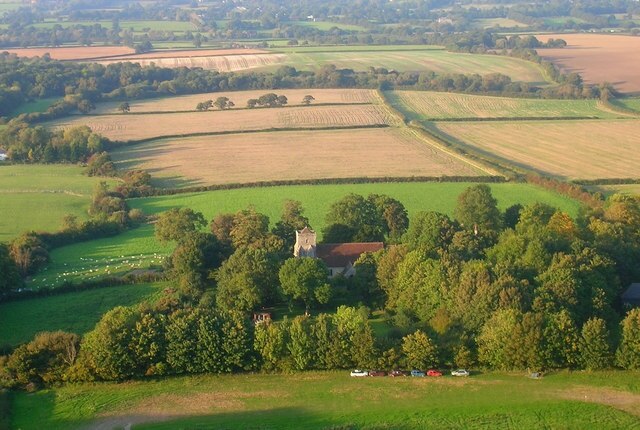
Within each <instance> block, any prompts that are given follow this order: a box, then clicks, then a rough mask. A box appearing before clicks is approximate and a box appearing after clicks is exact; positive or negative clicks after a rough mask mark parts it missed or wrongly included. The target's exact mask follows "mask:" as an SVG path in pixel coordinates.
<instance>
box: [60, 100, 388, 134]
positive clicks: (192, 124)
mask: <svg viewBox="0 0 640 430" xmlns="http://www.w3.org/2000/svg"><path fill="white" fill-rule="evenodd" d="M394 121H397V120H396V119H395V118H394V117H393V115H392V114H391V113H390V112H389V111H388V110H387V109H386V108H385V107H384V106H381V105H367V104H361V105H347V106H306V107H285V108H256V109H244V110H236V111H228V110H227V111H208V112H184V113H158V114H140V115H134V114H120V115H95V116H77V117H75V118H74V117H67V118H65V119H62V120H59V121H54V122H51V123H48V124H49V125H50V126H53V127H55V128H63V129H64V128H67V127H74V126H78V125H88V126H89V127H91V129H92V130H93V131H95V132H97V133H100V134H102V135H104V136H105V137H108V138H109V139H112V140H119V141H131V140H142V139H150V138H154V137H162V136H178V135H186V134H196V133H203V134H204V133H229V132H235V131H255V130H269V129H273V128H318V127H358V126H374V125H387V124H391V123H393V122H394Z"/></svg>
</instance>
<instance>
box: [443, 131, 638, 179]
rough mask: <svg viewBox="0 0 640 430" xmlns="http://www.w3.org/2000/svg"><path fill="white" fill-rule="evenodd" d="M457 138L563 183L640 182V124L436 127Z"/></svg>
mask: <svg viewBox="0 0 640 430" xmlns="http://www.w3.org/2000/svg"><path fill="white" fill-rule="evenodd" d="M435 127H436V128H437V129H438V130H440V131H441V132H444V133H446V134H447V135H449V136H450V137H452V138H453V139H455V140H457V141H459V142H462V143H464V144H466V145H469V146H472V147H474V148H477V149H479V150H480V151H483V152H486V153H488V154H491V155H495V156H497V157H500V158H502V159H503V160H507V161H508V162H510V163H512V164H515V165H517V166H520V167H524V168H527V169H532V170H536V171H538V172H540V173H544V174H547V175H551V176H555V177H559V178H563V179H577V178H579V179H596V178H638V177H640V170H639V169H638V168H637V166H638V163H640V151H638V149H639V147H640V140H639V138H638V136H639V135H640V121H638V120H610V121H597V120H596V121H520V122H491V123H479V122H457V123H442V122H441V123H437V124H436V125H435Z"/></svg>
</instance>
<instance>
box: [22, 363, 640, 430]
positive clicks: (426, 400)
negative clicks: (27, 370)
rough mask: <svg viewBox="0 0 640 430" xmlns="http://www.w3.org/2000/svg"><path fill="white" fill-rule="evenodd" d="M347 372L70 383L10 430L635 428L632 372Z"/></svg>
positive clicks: (26, 401)
mask: <svg viewBox="0 0 640 430" xmlns="http://www.w3.org/2000/svg"><path fill="white" fill-rule="evenodd" d="M348 375H349V374H348V371H335V372H304V373H297V374H292V375H283V374H271V375H269V374H240V375H220V376H214V375H198V376H190V377H174V378H165V379H156V380H152V381H131V382H127V383H125V384H121V383H92V384H73V385H66V386H64V387H61V388H55V389H49V390H43V391H38V392H36V393H26V392H16V393H15V395H14V396H13V414H12V423H11V424H12V427H13V428H20V429H22V430H30V429H40V428H47V429H50V430H56V429H65V430H67V429H77V428H104V429H107V428H108V429H111V428H130V427H131V425H134V428H136V429H176V428H224V429H247V428H252V429H254V428H278V429H299V428H301V423H304V425H303V427H304V428H305V429H338V428H339V429H347V428H349V429H351V428H357V429H380V428H384V429H389V428H393V429H401V430H413V429H425V428H429V429H451V428H465V429H471V430H474V429H486V428H518V429H525V428H527V429H532V428H553V429H555V428H558V429H560V428H562V429H586V428H598V429H602V430H607V429H612V430H613V429H615V430H618V429H622V428H625V429H637V428H638V425H639V424H638V423H639V418H638V407H639V406H640V394H639V386H638V383H637V381H638V377H640V373H638V372H637V371H636V372H628V371H626V372H622V371H618V372H589V373H586V374H582V373H579V372H575V373H569V372H562V373H556V374H549V375H547V376H545V377H544V378H543V379H541V380H532V379H528V378H526V377H525V376H524V375H523V373H510V374H507V373H484V374H478V373H476V374H475V375H474V374H472V376H471V377H469V378H460V379H456V378H455V377H452V376H448V375H445V376H443V377H440V378H410V377H403V378H390V377H379V378H351V377H349V376H348Z"/></svg>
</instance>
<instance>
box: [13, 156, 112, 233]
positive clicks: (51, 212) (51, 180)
mask: <svg viewBox="0 0 640 430" xmlns="http://www.w3.org/2000/svg"><path fill="white" fill-rule="evenodd" d="M101 180H104V179H101V178H89V177H87V176H83V175H82V168H80V167H77V166H72V165H28V166H27V165H13V166H0V197H1V199H0V241H8V240H11V239H12V238H13V237H15V236H16V235H18V234H20V233H21V232H23V231H25V230H44V231H55V230H57V229H59V228H60V226H61V222H62V218H63V217H64V215H66V214H74V215H76V216H78V218H80V219H86V218H87V208H88V207H89V198H90V196H91V192H92V190H93V187H94V186H95V185H96V184H97V183H98V182H100V181H101ZM109 182H110V183H113V181H112V180H110V181H109Z"/></svg>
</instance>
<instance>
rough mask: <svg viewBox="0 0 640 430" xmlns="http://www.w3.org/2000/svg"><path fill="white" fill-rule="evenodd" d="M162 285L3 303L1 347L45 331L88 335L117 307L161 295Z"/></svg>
mask: <svg viewBox="0 0 640 430" xmlns="http://www.w3.org/2000/svg"><path fill="white" fill-rule="evenodd" d="M164 286H165V284H163V283H158V284H135V285H120V286H115V287H107V288H98V289H93V290H87V291H79V292H70V293H65V294H60V295H55V296H48V297H46V296H45V297H38V298H33V299H26V300H17V301H11V302H4V303H0V315H2V324H0V339H1V340H0V345H18V344H20V343H23V342H28V341H30V340H31V339H33V336H34V335H36V334H37V333H40V332H42V331H56V330H63V331H68V332H72V333H76V334H84V333H86V332H87V331H89V330H91V329H93V327H94V326H95V325H96V323H97V322H98V321H99V320H100V318H101V317H102V315H103V314H104V313H106V312H107V311H109V310H110V309H113V308H114V307H116V306H131V305H134V304H136V303H140V302H142V301H144V300H146V299H150V298H152V297H154V296H155V295H157V294H158V293H159V292H160V291H161V290H162V288H163V287H164Z"/></svg>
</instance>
